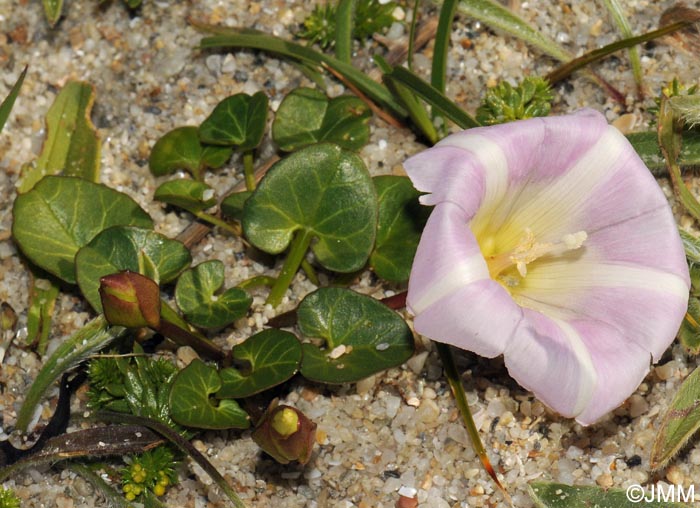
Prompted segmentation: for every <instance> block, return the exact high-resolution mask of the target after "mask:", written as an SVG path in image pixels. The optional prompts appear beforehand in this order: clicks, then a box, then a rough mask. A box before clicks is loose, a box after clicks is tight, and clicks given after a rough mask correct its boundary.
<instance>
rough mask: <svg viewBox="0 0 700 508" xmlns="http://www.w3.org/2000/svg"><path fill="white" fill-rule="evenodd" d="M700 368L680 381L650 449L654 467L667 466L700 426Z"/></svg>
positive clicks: (651, 461) (651, 463) (652, 466)
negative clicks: (681, 382) (679, 385)
mask: <svg viewBox="0 0 700 508" xmlns="http://www.w3.org/2000/svg"><path fill="white" fill-rule="evenodd" d="M698 401H700V369H695V370H694V371H693V372H692V373H691V374H690V375H689V376H688V377H687V378H686V379H685V381H683V384H681V387H680V388H679V389H678V392H676V395H675V396H674V397H673V400H672V401H671V405H670V406H669V408H668V409H667V410H666V413H665V414H664V416H663V420H661V425H660V426H659V428H658V429H657V432H656V440H655V441H654V445H653V447H652V449H651V460H650V465H651V468H652V469H659V468H662V467H664V466H665V465H666V464H667V463H668V461H669V460H671V459H672V458H673V456H674V455H676V454H677V453H678V451H679V450H680V449H681V448H682V447H683V446H684V445H685V444H686V443H687V442H688V440H689V439H690V438H691V437H692V436H693V434H695V432H696V431H697V430H698V428H700V403H698Z"/></svg>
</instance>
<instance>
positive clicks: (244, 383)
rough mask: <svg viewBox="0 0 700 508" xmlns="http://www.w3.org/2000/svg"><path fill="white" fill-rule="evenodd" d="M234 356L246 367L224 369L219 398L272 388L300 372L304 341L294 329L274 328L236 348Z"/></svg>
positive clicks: (241, 395) (247, 395)
mask: <svg viewBox="0 0 700 508" xmlns="http://www.w3.org/2000/svg"><path fill="white" fill-rule="evenodd" d="M233 357H234V358H235V359H236V360H239V361H241V362H245V363H246V364H247V368H246V369H241V370H239V369H235V368H233V367H229V368H226V369H222V370H221V371H220V372H219V374H220V375H221V382H222V386H221V389H220V390H219V391H218V393H217V394H216V396H217V397H219V398H234V399H238V398H242V397H250V396H251V395H253V394H255V393H258V392H261V391H263V390H267V389H268V388H272V387H273V386H276V385H278V384H280V383H283V382H285V381H286V380H287V379H289V378H291V377H292V376H293V375H294V374H296V372H297V370H298V369H299V362H300V361H301V344H300V343H299V340H298V339H297V338H296V336H295V335H294V334H293V333H289V332H285V331H283V330H277V329H274V328H271V329H269V330H263V331H262V332H260V333H256V334H255V335H253V336H252V337H249V338H248V339H246V340H245V342H243V343H242V344H240V345H238V346H236V347H234V348H233Z"/></svg>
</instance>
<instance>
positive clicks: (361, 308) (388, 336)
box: [297, 288, 413, 383]
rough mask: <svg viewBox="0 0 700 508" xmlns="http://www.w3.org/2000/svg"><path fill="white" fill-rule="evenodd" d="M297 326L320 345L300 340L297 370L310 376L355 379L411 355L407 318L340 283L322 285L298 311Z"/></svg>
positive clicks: (336, 380) (329, 380)
mask: <svg viewBox="0 0 700 508" xmlns="http://www.w3.org/2000/svg"><path fill="white" fill-rule="evenodd" d="M297 316H298V323H299V330H300V331H301V333H302V334H303V335H304V336H306V337H309V338H322V339H324V340H325V342H326V345H325V346H324V347H321V348H319V347H317V346H315V345H313V344H311V343H305V344H303V345H302V347H303V352H304V356H303V359H302V362H301V373H302V375H303V376H304V377H306V378H308V379H311V380H313V381H322V382H324V383H345V382H352V381H359V380H360V379H363V378H366V377H367V376H370V375H372V374H374V373H376V372H379V371H381V370H384V369H388V368H389V367H394V366H396V365H401V364H402V363H403V362H405V361H406V360H408V359H409V358H410V357H411V355H412V354H413V335H412V334H411V330H410V329H409V328H408V325H407V324H406V322H405V321H404V320H403V319H401V317H400V316H399V315H398V314H396V313H395V312H394V311H392V310H391V309H389V308H388V307H386V306H385V305H383V304H382V303H381V302H378V301H377V300H375V299H374V298H371V297H369V296H365V295H361V294H359V293H355V292H354V291H350V290H348V289H342V288H321V289H318V290H316V291H314V292H313V293H311V294H310V295H308V296H307V297H306V298H304V300H303V301H302V302H301V304H300V305H299V309H298V310H297Z"/></svg>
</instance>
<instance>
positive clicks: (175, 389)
mask: <svg viewBox="0 0 700 508" xmlns="http://www.w3.org/2000/svg"><path fill="white" fill-rule="evenodd" d="M220 388H221V378H220V377H219V373H218V372H217V371H216V369H215V368H214V367H210V366H208V365H206V364H205V363H204V362H203V361H201V360H199V359H197V360H194V361H192V363H190V364H189V365H188V366H187V367H185V368H184V369H182V370H181V371H180V372H178V374H177V376H175V380H174V381H173V386H172V388H171V389H170V416H171V417H172V419H173V420H175V421H176V422H177V423H179V424H180V425H185V426H187V427H196V428H200V429H232V428H236V429H247V428H248V427H250V419H249V418H248V414H247V413H246V412H245V411H244V410H243V409H241V407H240V406H239V405H238V403H237V402H236V401H235V400H219V401H212V399H211V398H210V396H211V395H214V394H215V393H216V392H218V391H219V389H220Z"/></svg>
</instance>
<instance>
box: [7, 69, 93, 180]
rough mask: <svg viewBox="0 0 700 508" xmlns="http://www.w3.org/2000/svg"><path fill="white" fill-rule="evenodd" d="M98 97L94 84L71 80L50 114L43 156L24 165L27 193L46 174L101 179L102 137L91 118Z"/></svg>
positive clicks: (55, 101) (23, 177)
mask: <svg viewBox="0 0 700 508" xmlns="http://www.w3.org/2000/svg"><path fill="white" fill-rule="evenodd" d="M94 100H95V96H94V89H93V87H92V85H91V84H89V83H85V82H82V81H69V82H68V83H66V85H65V86H64V87H63V88H62V89H61V91H60V93H59V94H58V95H57V96H56V99H55V100H54V102H53V104H52V105H51V107H50V108H49V111H48V113H47V114H46V139H45V140H44V145H43V146H42V149H41V155H39V158H38V159H37V160H36V161H34V162H32V163H29V164H26V165H25V166H24V167H23V168H22V177H21V182H20V185H19V188H18V190H19V192H20V193H22V192H27V191H28V190H30V189H31V188H32V187H34V185H36V183H37V182H38V181H39V180H41V179H42V178H43V177H44V176H46V175H56V174H59V173H62V174H63V175H65V176H79V177H81V178H84V179H85V180H90V181H91V182H97V181H98V179H99V170H100V146H101V141H100V137H99V136H98V134H97V131H96V129H95V126H94V125H93V124H92V122H91V121H90V111H91V110H92V104H93V102H94Z"/></svg>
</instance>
